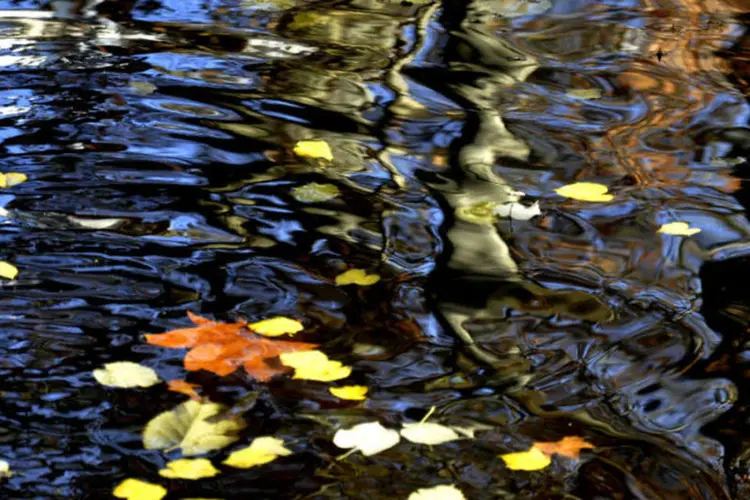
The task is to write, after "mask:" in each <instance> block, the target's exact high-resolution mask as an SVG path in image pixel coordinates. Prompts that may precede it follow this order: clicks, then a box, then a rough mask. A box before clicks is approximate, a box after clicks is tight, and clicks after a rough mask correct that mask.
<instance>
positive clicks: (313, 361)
mask: <svg viewBox="0 0 750 500" xmlns="http://www.w3.org/2000/svg"><path fill="white" fill-rule="evenodd" d="M279 359H280V360H281V362H282V363H283V364H284V365H286V366H289V367H291V368H294V370H295V371H294V377H293V378H298V379H303V380H317V381H319V382H332V381H334V380H341V379H342V378H346V377H348V376H349V375H351V373H352V369H351V367H349V366H344V365H343V364H342V363H341V362H340V361H334V360H332V359H328V356H327V355H326V353H324V352H321V351H308V352H290V353H284V354H282V355H281V356H279Z"/></svg>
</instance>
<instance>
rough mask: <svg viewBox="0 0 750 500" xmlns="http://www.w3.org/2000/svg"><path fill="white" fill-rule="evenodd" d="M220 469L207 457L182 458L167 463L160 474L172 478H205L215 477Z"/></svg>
mask: <svg viewBox="0 0 750 500" xmlns="http://www.w3.org/2000/svg"><path fill="white" fill-rule="evenodd" d="M219 473H220V471H219V470H218V469H217V468H216V467H214V466H213V464H212V463H211V462H210V461H209V460H208V459H205V458H181V459H179V460H173V461H171V462H169V463H168V464H167V468H166V469H162V470H160V471H159V475H160V476H162V477H167V478H170V479H203V478H204V477H214V476H215V475H217V474H219Z"/></svg>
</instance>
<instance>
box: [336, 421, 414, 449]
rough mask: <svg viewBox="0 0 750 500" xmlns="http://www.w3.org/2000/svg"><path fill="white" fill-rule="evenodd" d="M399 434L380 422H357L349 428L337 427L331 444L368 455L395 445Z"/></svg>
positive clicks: (398, 439) (399, 439) (399, 437)
mask: <svg viewBox="0 0 750 500" xmlns="http://www.w3.org/2000/svg"><path fill="white" fill-rule="evenodd" d="M399 441H401V436H399V434H398V432H396V431H394V430H393V429H386V428H385V427H383V426H382V425H381V424H380V422H366V423H364V424H357V425H355V426H354V427H351V428H349V429H339V430H338V431H336V434H334V436H333V444H335V445H336V446H338V447H339V448H349V449H350V450H352V452H353V451H357V450H359V451H361V452H362V454H363V455H365V456H367V457H369V456H372V455H375V454H377V453H380V452H381V451H384V450H387V449H388V448H391V447H393V446H396V445H397V444H398V442H399Z"/></svg>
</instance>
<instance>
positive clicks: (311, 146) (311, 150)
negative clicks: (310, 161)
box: [294, 140, 333, 161]
mask: <svg viewBox="0 0 750 500" xmlns="http://www.w3.org/2000/svg"><path fill="white" fill-rule="evenodd" d="M294 154H296V155H297V156H301V157H303V158H320V159H323V160H328V161H333V152H332V151H331V146H329V145H328V143H327V142H326V141H323V140H315V141H299V142H298V143H297V144H296V145H295V146H294Z"/></svg>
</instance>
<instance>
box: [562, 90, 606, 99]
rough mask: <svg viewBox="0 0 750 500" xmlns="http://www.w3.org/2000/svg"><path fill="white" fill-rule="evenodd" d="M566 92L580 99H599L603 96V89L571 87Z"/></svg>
mask: <svg viewBox="0 0 750 500" xmlns="http://www.w3.org/2000/svg"><path fill="white" fill-rule="evenodd" d="M566 94H567V95H568V96H570V97H577V98H578V99H599V98H601V96H602V89H570V90H568V91H567V92H566Z"/></svg>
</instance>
